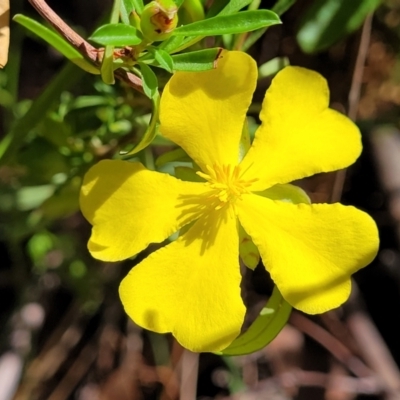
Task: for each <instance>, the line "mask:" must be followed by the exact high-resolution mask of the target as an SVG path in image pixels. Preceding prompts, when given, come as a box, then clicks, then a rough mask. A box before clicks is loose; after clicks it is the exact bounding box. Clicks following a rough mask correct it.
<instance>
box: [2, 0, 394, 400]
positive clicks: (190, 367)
mask: <svg viewBox="0 0 400 400" xmlns="http://www.w3.org/2000/svg"><path fill="white" fill-rule="evenodd" d="M11 3H12V4H11V16H13V15H15V14H16V13H23V14H25V15H28V16H30V17H32V18H34V19H37V20H39V21H41V17H40V16H39V15H38V14H37V12H36V11H35V10H34V9H33V8H32V6H31V5H30V4H29V3H28V1H26V0H12V2H11ZM47 3H48V5H49V6H50V7H52V8H53V9H54V10H55V11H56V12H57V13H58V14H59V15H60V16H61V17H62V18H63V19H64V20H65V21H66V22H67V23H68V24H69V25H70V26H71V27H72V28H73V29H74V30H76V31H77V32H79V33H80V34H81V35H82V36H83V37H87V36H89V35H90V33H91V32H92V31H93V30H94V29H95V28H96V27H97V26H98V25H99V24H100V23H102V22H104V21H107V20H108V16H109V12H110V8H111V6H112V2H111V1H108V0H103V1H98V0H85V1H80V0H64V1H58V0H49V1H48V2H47ZM287 3H289V2H287ZM290 3H293V6H292V7H290V8H289V9H288V10H287V11H286V12H285V13H284V14H283V15H282V21H283V24H282V25H279V26H273V27H271V28H269V29H268V30H267V31H266V33H265V34H264V35H262V36H261V37H260V38H259V39H258V40H257V41H255V42H254V44H253V45H252V46H250V47H249V49H248V51H249V53H250V54H251V55H252V56H253V57H254V58H255V60H256V61H257V63H258V65H259V66H260V77H261V78H260V80H259V84H258V88H257V91H256V93H255V97H254V104H253V106H252V108H251V110H250V111H251V112H250V118H249V122H250V126H253V127H255V126H257V124H258V123H259V121H258V120H257V115H258V111H259V109H260V103H261V101H262V98H263V96H264V93H265V90H266V89H267V87H268V86H269V84H270V80H271V75H272V74H273V73H274V72H276V70H277V69H279V67H280V66H283V65H286V64H288V63H290V64H292V65H300V66H304V67H307V68H311V69H314V70H317V71H319V72H320V73H321V74H322V75H323V76H325V77H326V78H327V80H328V82H329V86H330V88H331V107H333V108H335V109H337V110H339V111H341V112H343V113H345V114H347V115H349V116H350V117H351V118H353V119H354V120H356V122H357V124H358V125H359V127H360V129H361V131H362V134H363V142H364V152H363V154H362V156H361V157H360V159H359V160H358V161H357V163H356V164H355V165H353V166H352V167H351V168H350V169H349V170H348V171H347V172H346V176H344V174H343V173H339V174H337V173H336V174H324V175H320V176H316V177H313V178H310V179H306V180H303V181H301V182H297V183H298V184H299V185H301V186H302V187H303V188H305V189H306V190H307V192H308V193H309V195H310V197H311V198H312V200H313V201H314V202H331V201H338V200H339V199H340V197H341V199H342V200H341V201H342V202H343V203H344V204H351V205H354V206H356V207H358V208H360V209H362V210H365V211H367V212H368V213H369V214H370V215H371V216H372V217H373V218H374V219H375V221H376V222H377V224H378V227H379V230H380V237H381V247H380V251H379V254H378V256H377V258H376V259H375V261H374V262H373V263H372V264H371V265H370V266H368V267H367V268H365V269H363V270H361V271H359V272H358V273H356V274H355V276H354V285H353V293H352V297H351V299H350V300H349V302H348V303H346V304H345V305H344V306H343V307H341V308H340V309H337V310H334V311H332V312H329V313H327V314H324V315H321V316H316V317H310V316H306V315H303V314H301V313H298V312H293V314H292V316H291V318H290V321H289V324H288V325H287V327H286V328H284V330H283V331H282V332H281V333H280V334H279V336H278V337H277V338H276V339H275V340H274V341H273V342H272V343H271V344H270V345H268V346H267V347H266V348H265V349H263V350H262V351H259V352H257V353H254V354H252V355H248V356H241V357H231V358H229V357H220V356H218V355H215V354H200V355H196V354H192V353H189V352H187V351H184V350H183V349H182V348H181V347H180V346H179V344H177V343H176V342H175V341H174V340H173V338H172V337H171V336H169V335H157V334H154V333H151V332H144V331H142V330H141V329H140V328H139V327H138V326H136V325H134V324H133V323H132V322H131V321H128V318H127V316H126V315H125V314H124V312H123V310H122V306H121V303H120V300H119V298H118V292H117V289H118V285H119V282H120V281H121V279H122V277H123V276H124V275H125V274H126V273H127V272H128V271H129V269H130V268H131V267H132V266H133V265H134V264H136V263H137V262H139V261H140V260H141V259H143V258H144V257H145V256H146V255H147V254H148V253H149V252H150V251H152V250H154V249H155V248H156V246H151V247H150V248H149V249H148V250H146V251H145V252H143V254H139V255H138V256H137V257H136V258H135V259H131V260H127V261H125V262H121V263H102V262H99V261H97V260H94V259H93V258H91V256H90V254H89V253H88V251H87V248H86V243H87V240H88V238H89V235H90V226H89V224H88V223H87V222H86V221H85V220H84V218H83V217H82V215H81V213H80V212H79V205H78V193H79V188H80V184H81V177H82V175H83V174H84V173H85V171H86V170H87V169H88V168H89V167H90V166H91V165H93V163H95V162H97V161H99V160H100V159H104V158H111V157H113V156H114V155H116V154H118V152H119V151H120V150H123V149H126V148H129V146H131V147H132V144H134V143H137V142H138V140H139V139H140V137H141V135H143V133H144V131H145V128H146V126H147V124H148V120H149V116H150V112H151V103H150V101H149V100H148V99H147V98H146V97H144V96H143V95H141V94H139V93H137V92H134V91H133V90H132V89H131V88H130V87H128V86H127V85H126V84H124V83H121V82H116V84H115V85H113V86H109V85H106V84H105V83H103V82H102V81H101V79H100V78H99V77H96V76H93V75H89V74H87V73H85V72H83V71H81V70H79V69H78V68H77V67H75V66H73V65H72V64H70V63H68V62H67V61H66V60H65V59H64V57H63V56H61V55H60V54H59V53H58V52H57V51H55V50H53V49H52V48H51V47H50V46H48V45H47V44H45V43H44V42H43V41H41V40H40V39H38V38H37V37H34V35H33V34H31V33H29V32H28V31H26V30H24V29H23V28H22V27H21V26H19V25H17V24H16V23H13V22H12V23H11V47H10V55H9V63H8V65H7V67H6V68H5V69H4V70H0V138H3V142H0V143H2V145H4V142H5V141H6V140H7V138H8V137H9V135H10V132H11V133H12V135H14V136H15V137H17V140H15V141H14V142H13V145H12V146H11V150H9V151H7V153H6V156H5V157H4V158H3V159H2V160H1V161H0V296H1V301H0V400H8V399H18V400H42V399H51V400H67V399H78V400H100V399H101V400H114V399H115V400H152V399H162V400H174V399H181V400H191V399H195V398H197V399H199V400H212V399H232V400H263V399H268V400H287V399H299V400H319V399H321V400H322V399H326V400H353V399H357V400H361V399H365V400H377V399H388V400H395V399H400V372H399V364H400V290H399V289H400V253H399V250H400V247H399V245H400V242H399V239H400V133H399V130H398V129H399V122H400V118H399V105H400V68H399V54H400V1H399V0H384V1H381V2H379V1H370V0H364V1H355V0H354V1H353V0H352V1H347V2H346V0H342V1H340V0H335V1H332V0H326V1H325V0H315V1H312V0H297V1H291V2H290ZM274 4H275V2H274V1H262V3H261V8H271V7H272V6H274ZM208 5H209V4H208V3H207V4H206V6H208ZM363 8H365V9H367V10H368V11H367V12H365V11H362V10H363ZM371 9H375V12H374V13H373V14H372V13H371V12H370V11H369V10H371ZM360 10H361V11H360ZM350 17H351V18H352V19H351V18H350ZM350 19H351V21H350V23H349V24H348V25H346V27H347V26H350V27H351V29H350V28H349V29H344V26H345V24H344V21H347V22H348V20H350ZM215 44H217V45H218V44H220V42H218V40H217V39H215V40H214V39H212V38H211V39H207V40H206V41H205V42H204V46H208V45H215ZM159 79H160V81H161V82H166V81H167V79H168V74H167V73H165V74H164V75H162V74H161V75H160V76H159ZM2 145H0V150H1V146H2ZM168 150H171V146H170V144H168V143H166V142H165V141H163V140H162V139H161V138H159V137H158V138H156V140H155V142H154V145H153V146H152V147H151V149H150V148H147V149H146V150H144V151H142V152H141V153H139V158H140V159H141V160H142V162H144V163H147V164H148V163H153V164H154V163H155V165H156V166H159V167H160V169H162V168H166V169H167V168H169V167H170V166H168V165H164V164H163V163H161V162H158V161H157V160H158V157H159V156H160V155H162V154H163V153H165V152H166V151H168ZM243 273H244V284H243V287H244V288H243V291H244V293H245V297H246V302H247V304H248V305H249V310H250V311H249V318H251V316H252V309H253V308H254V309H259V308H260V304H263V302H265V299H266V298H267V297H268V296H269V294H270V291H271V282H270V281H269V278H268V276H267V274H266V272H265V270H264V268H263V267H262V266H261V265H259V266H258V267H257V269H256V271H255V273H254V274H249V273H246V272H245V271H244V272H243ZM154 284H155V285H157V282H155V283H154Z"/></svg>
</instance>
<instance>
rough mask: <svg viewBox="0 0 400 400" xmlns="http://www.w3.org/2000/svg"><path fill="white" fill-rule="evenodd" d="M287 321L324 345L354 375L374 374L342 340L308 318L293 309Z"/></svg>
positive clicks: (366, 375)
mask: <svg viewBox="0 0 400 400" xmlns="http://www.w3.org/2000/svg"><path fill="white" fill-rule="evenodd" d="M289 322H290V323H291V324H292V325H293V326H295V327H296V328H297V329H298V330H300V331H301V332H303V333H305V334H307V335H308V336H310V337H312V338H313V339H314V340H315V341H316V342H318V343H319V344H320V345H321V346H323V347H325V348H326V349H327V350H328V351H329V352H330V353H331V354H332V355H333V356H334V357H335V358H336V359H337V360H338V361H340V362H341V363H342V364H343V365H345V366H346V367H347V368H348V369H349V371H351V372H352V373H353V374H354V375H356V376H359V377H361V378H363V377H369V376H373V375H374V373H373V371H372V370H370V369H369V368H368V367H367V366H366V365H365V364H364V363H363V362H362V361H361V360H360V359H359V358H358V357H356V356H355V355H354V354H353V353H352V352H351V351H350V350H349V349H348V348H347V347H346V346H345V345H344V344H343V343H342V342H340V341H339V340H338V339H336V338H335V337H334V336H333V335H332V334H331V333H329V332H328V331H327V330H325V329H324V328H322V327H321V326H319V325H317V324H316V323H315V322H313V321H311V320H310V319H309V318H306V317H304V316H303V315H302V314H300V313H298V312H296V311H293V313H292V315H291V316H290V319H289Z"/></svg>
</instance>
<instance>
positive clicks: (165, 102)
mask: <svg viewBox="0 0 400 400" xmlns="http://www.w3.org/2000/svg"><path fill="white" fill-rule="evenodd" d="M256 80H257V67H256V63H255V62H254V60H253V59H252V58H251V57H250V56H248V55H247V54H245V53H242V52H236V51H224V52H223V53H222V56H221V57H220V58H219V59H218V64H217V68H216V69H213V70H210V71H205V72H199V73H193V72H177V73H175V74H174V75H173V77H172V78H171V80H170V81H169V83H168V84H167V85H166V87H165V89H164V92H163V94H162V97H161V105H160V121H161V126H160V132H161V133H162V134H163V135H164V136H166V137H167V138H169V139H171V140H172V141H173V142H175V143H176V144H178V145H179V146H181V147H182V148H183V149H184V150H185V151H186V152H187V153H188V154H189V155H190V157H192V158H193V160H194V161H195V162H196V163H197V164H198V165H199V166H200V167H201V168H202V169H203V171H204V172H207V170H206V167H205V166H206V165H209V166H213V165H214V164H215V163H217V164H220V165H222V164H227V165H229V164H233V165H236V164H238V158H239V141H240V136H241V133H242V128H243V124H244V121H245V116H246V112H247V109H248V107H249V105H250V102H251V98H252V94H253V91H254V88H255V84H256Z"/></svg>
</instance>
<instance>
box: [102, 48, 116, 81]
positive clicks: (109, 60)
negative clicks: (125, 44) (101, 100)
mask: <svg viewBox="0 0 400 400" xmlns="http://www.w3.org/2000/svg"><path fill="white" fill-rule="evenodd" d="M100 73H101V79H103V82H104V83H107V85H113V84H114V83H115V78H114V46H106V47H105V49H104V55H103V60H102V62H101V68H100Z"/></svg>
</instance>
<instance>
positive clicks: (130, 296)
mask: <svg viewBox="0 0 400 400" xmlns="http://www.w3.org/2000/svg"><path fill="white" fill-rule="evenodd" d="M256 79H257V68H256V65H255V62H254V61H253V60H252V59H251V58H250V57H249V56H248V55H246V54H245V53H241V52H224V53H223V57H222V58H221V59H220V60H219V62H218V67H217V69H215V70H211V71H207V72H201V73H189V72H188V73H186V72H178V73H176V74H175V75H174V76H173V77H172V79H171V80H170V81H169V83H168V84H167V86H166V87H165V89H164V92H163V95H162V99H161V108H160V110H161V113H160V122H161V126H160V130H161V132H162V134H163V135H164V136H165V137H167V138H169V139H171V140H172V141H173V142H175V143H176V144H178V145H179V146H181V147H182V148H183V149H184V150H185V151H186V152H187V153H188V154H189V155H190V156H191V157H192V159H193V160H194V161H195V162H196V164H197V165H198V166H199V167H200V168H201V171H202V172H200V173H199V175H200V177H202V178H203V179H204V181H203V182H185V181H181V180H179V179H176V178H175V177H173V176H170V175H167V174H163V173H159V172H154V171H149V170H147V169H146V168H144V167H143V166H142V165H141V164H140V163H136V162H125V161H118V160H114V161H112V160H109V161H101V162H100V163H98V164H97V165H95V166H94V167H93V168H92V169H91V170H90V171H89V172H88V173H87V175H86V177H85V181H84V184H83V187H82V193H81V207H82V211H83V214H84V215H85V217H86V218H87V219H88V220H89V221H90V222H91V223H92V224H93V231H92V235H91V238H90V241H89V250H90V252H91V253H92V255H93V256H94V257H96V258H99V259H101V260H108V261H117V260H122V259H126V258H128V257H130V256H132V255H134V254H137V253H139V252H140V251H142V250H143V249H145V248H146V247H147V246H148V245H149V243H160V242H162V241H164V240H165V239H166V238H167V237H169V236H170V235H171V234H173V233H174V232H177V231H178V230H179V229H181V228H182V227H183V226H185V225H187V224H189V223H191V224H190V225H188V227H189V228H188V229H187V230H186V231H185V233H182V234H181V235H180V236H179V238H178V239H177V240H176V241H175V242H173V243H171V244H169V245H167V246H165V247H163V248H161V249H159V250H157V251H155V252H153V253H152V254H151V255H150V256H148V257H147V258H146V259H145V260H143V261H142V262H141V263H139V264H138V265H137V266H135V267H134V268H133V269H132V270H131V272H130V273H129V274H128V276H127V277H126V278H125V279H124V280H123V281H122V283H121V286H120V296H121V299H122V303H123V305H124V307H125V310H126V312H127V313H128V314H129V316H130V317H131V318H132V319H133V320H134V321H135V322H136V323H138V324H139V325H140V326H142V327H144V328H147V329H150V330H152V331H156V332H160V333H163V332H172V334H173V335H174V336H175V337H176V339H177V340H178V341H179V342H180V343H181V344H182V345H183V346H184V347H186V348H188V349H191V350H193V351H218V350H221V349H224V348H226V347H227V346H228V345H229V344H230V343H231V342H232V341H233V340H234V339H235V338H236V337H237V336H238V335H239V333H240V329H241V326H242V323H243V319H244V315H245V311H246V309H245V306H244V304H243V302H242V299H241V296H240V281H241V275H240V272H239V240H238V224H239V223H240V224H241V225H242V226H243V228H244V229H245V231H246V232H247V233H248V234H249V235H250V237H251V238H252V240H253V241H254V243H255V244H256V246H257V247H258V249H259V251H260V254H261V257H262V260H263V263H264V265H265V266H266V269H267V270H268V271H269V273H270V274H271V277H272V279H273V280H274V282H275V284H276V285H277V286H278V288H279V290H280V291H281V293H282V295H283V297H284V298H285V300H286V301H287V302H289V303H290V304H291V305H292V306H293V307H295V308H297V309H299V310H302V311H304V312H306V313H310V314H314V313H322V312H324V311H327V310H330V309H332V308H335V307H338V306H340V305H341V304H342V303H343V302H344V301H346V299H347V298H348V296H349V293H350V289H351V282H350V276H351V274H352V273H354V272H355V271H357V270H358V269H360V268H362V267H364V266H365V265H367V264H368V263H369V262H371V260H372V259H373V258H374V256H375V254H376V251H377V247H378V234H377V229H376V226H375V223H374V222H373V220H372V219H371V218H370V217H369V216H368V215H367V214H365V213H363V212H362V211H359V210H357V209H355V208H354V207H346V206H343V205H341V204H312V205H310V204H292V203H289V202H287V201H277V200H273V198H274V197H273V196H271V197H272V198H268V197H266V196H268V191H266V192H263V193H261V191H265V189H268V188H271V189H269V190H270V193H273V192H274V188H278V189H279V186H274V185H282V184H285V183H287V182H290V181H293V180H295V179H300V178H303V177H306V176H310V175H313V174H315V173H320V172H328V171H333V170H337V169H340V168H345V167H347V166H348V165H350V164H351V163H353V162H354V161H355V160H356V158H357V157H358V156H359V154H360V151H361V142H360V134H359V131H358V129H357V127H356V126H355V125H354V124H353V123H352V122H351V121H350V120H349V119H348V118H346V117H345V116H343V115H342V114H340V113H338V112H336V111H334V110H331V109H329V108H328V101H329V91H328V87H327V84H326V82H325V80H324V79H323V78H322V77H321V76H320V75H319V74H317V73H315V72H312V71H309V70H306V69H303V68H296V67H287V68H285V69H284V70H282V71H281V72H279V73H278V74H277V75H276V77H275V79H274V80H273V82H272V85H271V87H270V89H269V90H268V92H267V94H266V96H265V100H264V102H263V106H262V111H261V115H260V118H261V120H262V125H261V126H260V128H259V129H258V131H257V133H256V137H255V139H254V142H253V144H252V146H251V148H250V150H249V151H248V153H247V154H246V155H245V156H244V158H243V160H242V161H239V160H240V159H241V156H240V155H239V141H240V137H241V132H242V127H243V123H244V120H245V116H246V111H247V109H248V107H249V105H250V102H251V99H252V93H253V90H254V88H255V84H256ZM278 191H279V190H278ZM275 192H276V191H275Z"/></svg>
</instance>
